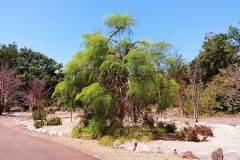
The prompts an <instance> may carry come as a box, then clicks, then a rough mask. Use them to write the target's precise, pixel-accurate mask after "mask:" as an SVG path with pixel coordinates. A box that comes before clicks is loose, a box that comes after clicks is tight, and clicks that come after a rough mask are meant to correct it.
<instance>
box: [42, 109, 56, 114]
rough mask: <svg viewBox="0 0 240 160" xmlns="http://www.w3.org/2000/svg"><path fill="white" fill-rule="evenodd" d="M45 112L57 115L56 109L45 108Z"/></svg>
mask: <svg viewBox="0 0 240 160" xmlns="http://www.w3.org/2000/svg"><path fill="white" fill-rule="evenodd" d="M44 110H45V111H46V113H47V114H55V109H53V108H50V109H49V108H44Z"/></svg>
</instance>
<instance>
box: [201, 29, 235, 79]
mask: <svg viewBox="0 0 240 160" xmlns="http://www.w3.org/2000/svg"><path fill="white" fill-rule="evenodd" d="M207 36H208V35H207ZM207 36H206V38H205V41H204V43H203V46H202V48H203V50H202V51H201V53H200V55H199V57H200V67H201V68H202V69H204V70H205V72H204V77H203V80H204V82H205V83H206V82H208V81H209V80H211V78H212V77H213V76H214V75H217V74H219V73H220V69H225V68H227V67H228V66H229V65H231V64H235V63H237V62H238V55H237V50H236V47H235V46H234V45H232V43H231V40H230V39H229V36H228V35H227V34H221V33H220V34H214V35H210V37H207Z"/></svg>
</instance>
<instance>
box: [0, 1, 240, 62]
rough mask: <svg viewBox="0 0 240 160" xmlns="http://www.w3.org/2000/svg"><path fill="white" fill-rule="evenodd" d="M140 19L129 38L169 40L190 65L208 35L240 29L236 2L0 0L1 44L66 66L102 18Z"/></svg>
mask: <svg viewBox="0 0 240 160" xmlns="http://www.w3.org/2000/svg"><path fill="white" fill-rule="evenodd" d="M112 13H121V14H126V13H128V14H130V15H131V16H132V17H134V18H136V19H137V20H138V26H137V27H136V28H133V31H134V36H133V37H132V40H133V41H135V40H138V39H141V38H149V39H152V40H154V41H167V42H168V43H171V44H172V45H174V46H176V47H177V48H178V49H179V53H180V54H182V55H183V58H184V59H186V60H188V61H191V60H192V59H194V58H195V57H196V56H197V55H198V53H199V50H200V49H201V45H202V44H203V40H204V36H205V34H206V33H207V32H214V33H226V32H227V30H228V27H229V26H230V25H233V26H235V27H237V28H240V24H238V22H240V0H138V1H137V0H131V1H127V0H121V1H114V0H102V1H100V0H1V3H0V20H1V22H0V43H1V44H10V43H12V42H16V43H17V45H18V47H19V48H22V47H24V46H25V47H27V48H31V49H32V50H33V51H38V52H41V53H43V54H44V55H46V56H48V57H49V58H53V59H55V60H56V61H57V62H58V63H62V64H63V65H65V64H66V63H67V62H68V61H70V60H71V57H72V56H73V55H74V53H75V52H76V51H78V50H80V49H81V48H80V44H81V40H80V39H81V36H82V35H83V34H86V33H92V32H93V31H94V29H101V28H102V29H103V30H102V31H103V34H104V35H105V34H107V32H108V30H106V27H105V26H104V25H103V17H104V15H105V14H112Z"/></svg>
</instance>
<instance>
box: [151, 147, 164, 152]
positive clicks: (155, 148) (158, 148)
mask: <svg viewBox="0 0 240 160" xmlns="http://www.w3.org/2000/svg"><path fill="white" fill-rule="evenodd" d="M149 152H152V153H163V151H162V149H161V148H160V147H157V146H150V147H149Z"/></svg>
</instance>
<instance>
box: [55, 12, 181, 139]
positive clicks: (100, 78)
mask: <svg viewBox="0 0 240 160" xmlns="http://www.w3.org/2000/svg"><path fill="white" fill-rule="evenodd" d="M104 23H105V25H107V27H108V28H109V29H110V30H112V31H111V32H110V33H109V34H108V35H107V36H104V35H102V33H101V32H100V31H95V32H94V33H93V34H85V35H83V36H82V40H83V43H82V45H83V47H84V50H83V51H79V52H77V53H76V54H75V55H74V56H73V59H72V60H71V61H70V62H69V63H68V64H67V65H66V69H65V70H64V71H63V72H64V73H65V74H66V76H65V79H64V82H62V83H61V84H59V85H58V86H57V88H56V89H57V90H55V91H56V92H54V94H55V95H56V94H58V93H60V99H63V97H66V96H67V95H66V94H64V93H63V92H64V89H63V88H66V89H69V90H67V93H70V92H71V89H70V88H71V87H73V88H75V89H72V90H73V93H72V94H70V95H71V97H70V99H69V100H68V102H69V103H70V102H72V100H73V98H74V100H75V102H74V105H75V106H77V105H79V106H80V107H82V108H83V109H84V112H85V115H84V117H85V118H84V124H85V131H86V132H87V133H91V134H92V133H94V134H98V133H102V132H103V131H104V130H105V129H106V128H107V127H108V126H113V128H114V126H115V128H114V130H119V129H121V128H122V127H123V126H124V124H123V121H124V120H126V119H128V120H130V122H131V123H137V122H138V121H139V120H140V119H141V118H142V117H143V115H144V113H145V112H148V111H147V108H148V107H149V105H150V104H154V105H155V104H157V103H158V102H159V101H160V99H159V98H161V100H162V99H163V97H164V96H165V94H161V95H160V94H159V93H160V92H159V91H162V90H161V88H160V86H161V85H160V83H161V82H162V79H160V78H159V76H160V70H159V69H158V68H157V65H156V64H157V63H159V62H160V61H161V59H163V58H164V57H165V55H164V53H165V51H166V50H168V47H169V44H167V43H165V42H153V41H150V40H145V39H142V40H139V41H136V42H133V43H132V42H131V40H130V37H129V36H130V35H131V33H132V30H131V27H132V26H136V25H137V22H136V20H135V19H134V18H132V17H131V16H130V15H128V14H126V15H120V14H113V15H107V16H105V22H104ZM125 35H127V37H126V38H122V37H123V36H125ZM165 81H166V82H165V83H166V84H167V80H165ZM68 82H72V83H68ZM73 84H74V85H73ZM169 84H173V85H174V86H177V85H176V84H174V83H173V81H170V82H169ZM61 85H62V86H64V87H62V92H61V91H60V90H61V89H60V88H61ZM165 86H167V85H162V86H161V87H163V88H164V87H165ZM173 88H174V87H173ZM75 94H76V96H75ZM74 96H75V97H74ZM72 104H73V103H72ZM165 104H166V103H165Z"/></svg>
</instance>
